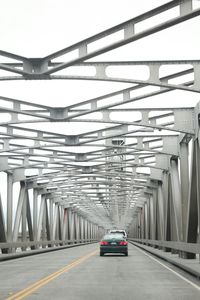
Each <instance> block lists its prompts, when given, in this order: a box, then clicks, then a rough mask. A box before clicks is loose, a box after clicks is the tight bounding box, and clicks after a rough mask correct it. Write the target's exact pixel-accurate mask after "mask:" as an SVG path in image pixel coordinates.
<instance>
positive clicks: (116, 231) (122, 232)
mask: <svg viewBox="0 0 200 300" xmlns="http://www.w3.org/2000/svg"><path fill="white" fill-rule="evenodd" d="M110 233H112V234H113V233H115V234H116V233H121V234H123V235H126V234H125V231H120V230H119V231H118V230H115V231H111V232H110Z"/></svg>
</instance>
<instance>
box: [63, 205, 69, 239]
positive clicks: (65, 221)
mask: <svg viewBox="0 0 200 300" xmlns="http://www.w3.org/2000/svg"><path fill="white" fill-rule="evenodd" d="M67 223H68V215H67V208H64V214H63V231H62V242H63V244H66V240H68V224H67Z"/></svg>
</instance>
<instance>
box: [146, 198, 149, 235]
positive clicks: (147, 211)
mask: <svg viewBox="0 0 200 300" xmlns="http://www.w3.org/2000/svg"><path fill="white" fill-rule="evenodd" d="M149 201H150V199H147V202H146V204H145V238H146V239H149V238H150V204H149Z"/></svg>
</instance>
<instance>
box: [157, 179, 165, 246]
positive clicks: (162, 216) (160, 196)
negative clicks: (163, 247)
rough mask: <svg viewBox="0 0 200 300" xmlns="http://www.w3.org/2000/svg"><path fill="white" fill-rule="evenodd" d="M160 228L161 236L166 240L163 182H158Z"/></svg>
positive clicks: (160, 237) (161, 238)
mask: <svg viewBox="0 0 200 300" xmlns="http://www.w3.org/2000/svg"><path fill="white" fill-rule="evenodd" d="M158 228H159V238H158V239H160V240H162V241H163V240H164V198H163V191H162V184H161V182H159V183H158Z"/></svg>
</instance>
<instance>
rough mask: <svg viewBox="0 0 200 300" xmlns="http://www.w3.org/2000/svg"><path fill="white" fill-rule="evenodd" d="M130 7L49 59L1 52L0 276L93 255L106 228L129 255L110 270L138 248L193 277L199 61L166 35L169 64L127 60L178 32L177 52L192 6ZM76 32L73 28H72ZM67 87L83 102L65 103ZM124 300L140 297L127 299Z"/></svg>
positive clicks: (199, 231)
mask: <svg viewBox="0 0 200 300" xmlns="http://www.w3.org/2000/svg"><path fill="white" fill-rule="evenodd" d="M79 2H80V1H79ZM96 2H98V1H96ZM125 2H126V1H125ZM137 2H138V1H133V4H132V8H131V10H132V12H131V15H132V18H131V19H128V20H126V21H123V22H122V23H119V24H116V25H115V26H112V27H110V28H108V29H104V30H103V31H101V32H98V33H96V34H93V35H91V36H90V37H88V34H87V32H85V33H84V36H83V37H81V39H80V41H78V42H77V39H76V42H75V43H72V44H69V45H65V47H64V48H62V49H60V50H59V49H57V48H56V45H55V49H57V50H55V51H54V52H52V53H50V54H49V53H48V52H47V53H46V54H45V55H41V56H36V57H30V55H29V54H27V55H24V54H23V51H22V54H20V45H19V51H18V54H15V53H13V52H12V49H6V51H4V50H0V87H1V89H0V91H1V90H2V87H3V85H5V86H6V89H7V91H8V95H6V93H5V92H4V93H3V95H2V93H0V268H1V260H3V261H4V262H3V264H2V265H3V266H6V263H10V266H11V265H12V264H14V263H15V262H16V261H18V260H17V259H15V260H13V259H12V258H16V257H17V256H18V257H21V260H19V261H22V257H24V258H23V259H24V261H25V259H29V266H30V265H31V260H32V259H36V257H39V256H40V254H39V253H43V254H42V255H43V256H44V255H55V257H56V255H57V256H58V257H59V255H60V257H62V255H63V254H61V253H62V251H66V252H65V253H66V254H65V255H66V256H67V253H77V257H78V258H79V257H80V256H81V255H86V254H87V253H88V252H89V251H90V250H93V251H94V250H95V249H98V246H97V245H98V244H97V242H99V241H100V239H101V238H102V237H103V235H104V234H105V233H106V232H108V231H109V230H110V229H124V230H126V232H127V235H128V238H127V239H128V242H129V250H130V252H129V253H130V255H129V257H128V258H125V257H123V258H122V257H121V256H120V255H119V256H117V255H116V256H115V255H111V259H112V260H113V262H112V263H113V264H114V263H115V262H114V259H115V258H116V259H121V260H118V264H119V262H120V261H121V263H122V264H124V261H125V264H126V268H128V267H129V263H128V260H129V259H130V260H131V253H133V252H131V251H145V250H147V251H148V253H153V254H156V255H157V256H158V257H162V256H163V257H165V258H166V257H174V258H171V259H172V260H173V259H175V260H176V261H177V263H174V262H172V263H173V264H175V265H176V266H178V265H179V264H182V265H181V268H183V269H187V268H188V269H189V268H191V270H189V272H190V273H192V274H193V275H196V276H197V277H198V278H199V277H200V265H198V263H197V265H196V262H197V261H198V259H199V255H200V244H199V243H200V145H199V139H200V133H199V126H200V122H199V115H200V102H199V100H200V97H199V93H200V60H199V59H197V58H196V57H192V58H191V55H190V53H189V51H188V56H187V57H183V58H182V56H181V53H180V55H179V56H177V52H176V50H175V49H174V50H172V48H173V44H172V43H171V42H170V38H169V45H168V47H169V48H168V51H169V52H170V51H171V52H170V53H173V51H174V52H175V53H176V55H175V57H172V56H171V59H168V58H167V59H160V58H158V59H157V58H155V56H153V59H151V58H148V59H146V60H145V59H143V57H142V58H140V56H139V55H138V52H137V51H136V54H137V55H135V54H134V45H135V47H136V49H137V47H141V45H143V44H142V43H143V42H145V41H147V42H148V43H149V47H151V48H152V49H153V43H156V45H155V46H154V47H156V49H157V50H159V47H161V49H162V36H164V35H165V32H167V33H169V36H170V33H172V32H173V31H174V32H175V34H176V32H177V37H176V38H177V41H178V39H179V37H180V36H181V34H182V35H183V36H184V39H185V47H187V43H188V45H189V42H190V43H191V40H190V39H189V38H190V36H189V37H188V35H187V34H185V35H184V28H185V33H186V32H187V31H186V29H187V28H191V29H190V31H189V32H190V34H191V36H192V33H193V30H194V31H195V30H196V31H197V32H198V30H199V28H200V24H199V23H197V22H199V15H200V1H197V0H173V1H170V2H167V1H160V2H161V5H160V6H158V5H157V6H155V5H154V6H152V8H151V7H150V8H148V10H146V9H145V7H144V8H143V10H141V13H140V14H136V15H135V13H134V6H136V3H137ZM151 2H152V3H153V1H151ZM157 2H158V1H157ZM148 7H149V6H148ZM112 13H113V15H114V14H115V11H114V8H113V12H112ZM121 15H122V20H124V19H123V11H122V12H121ZM102 18H103V16H102ZM110 18H111V19H112V15H110ZM192 22H194V24H193V23H192ZM195 22H196V23H195ZM112 24H113V23H112ZM195 24H198V25H199V28H197V27H195ZM24 26H25V25H24ZM76 26H77V27H78V26H81V24H80V23H76V22H75V23H74V24H73V25H72V28H70V30H72V31H73V27H76ZM83 26H84V25H83ZM181 26H182V27H181ZM192 26H194V27H192ZM94 28H95V24H94ZM94 28H93V32H94ZM102 28H103V27H102ZM104 28H105V27H104ZM177 28H180V30H179V31H178V29H177ZM182 28H183V29H182ZM181 30H182V32H181ZM30 34H31V33H30ZM66 36H67V31H66ZM199 36H200V34H199ZM164 38H165V39H166V37H164ZM187 38H188V39H189V42H187ZM62 39H63V41H65V37H62ZM159 39H160V40H159ZM52 43H53V40H52ZM138 45H139V46H138ZM1 46H2V47H3V45H1ZM175 46H176V43H175ZM190 46H191V45H190ZM36 47H37V45H36ZM128 47H129V48H128ZM188 47H189V46H188ZM191 47H192V46H191ZM124 49H131V50H130V51H132V55H129V56H126V54H123V53H124V52H123V51H125V50H124ZM7 50H8V51H7ZM157 50H155V51H157ZM145 51H146V53H147V54H148V53H149V51H150V50H149V49H148V47H146V49H145ZM160 51H161V52H162V50H160ZM120 53H121V54H120ZM125 53H126V52H125ZM198 53H199V49H198ZM118 54H119V59H118V58H116V57H117V55H118ZM106 55H107V56H106ZM112 55H113V56H112ZM106 57H108V58H106ZM127 57H128V59H127ZM130 57H132V59H131V58H130ZM134 57H136V59H134ZM147 57H150V56H147ZM104 58H105V59H104ZM115 58H116V59H115ZM179 58H180V59H179ZM13 83H14V84H15V86H17V85H19V89H23V86H24V87H25V86H26V88H27V87H28V89H29V95H28V97H26V98H25V97H24V98H23V97H22V98H21V99H20V98H18V97H16V98H15V97H10V96H9V95H10V91H13V88H12V86H13V85H12V84H13ZM49 83H50V85H51V86H52V87H53V86H54V85H55V86H56V84H57V90H56V93H55V95H56V97H54V101H51V100H48V93H47V94H46V95H47V97H46V99H45V93H43V94H42V96H41V99H40V100H39V101H34V96H33V95H34V89H37V86H39V85H40V86H41V87H42V88H43V89H44V90H45V89H46V88H48V87H47V84H49ZM74 83H75V85H73V84H74ZM61 84H62V85H63V87H64V88H62V89H61V88H60V87H61ZM97 86H99V87H100V90H98V91H97V93H96V90H97ZM104 86H105V88H104ZM76 89H77V91H78V90H79V91H81V89H86V90H87V92H88V95H90V93H89V91H91V96H88V97H86V96H84V95H83V97H82V99H81V97H80V98H79V99H78V100H77V99H76V101H74V102H70V98H75V96H74V95H76ZM49 91H51V87H50V88H49ZM13 94H14V93H13ZM73 94H74V95H73ZM80 94H81V93H80ZM55 95H54V96H55ZM73 96H74V97H73ZM60 97H61V98H64V99H65V101H64V102H63V103H64V104H60V102H59V98H60ZM50 98H51V97H50ZM79 246H80V247H79ZM84 247H85V248H84ZM87 247H88V248H87ZM95 247H96V248H95ZM61 249H62V250H61ZM84 249H85V250H84ZM87 249H88V251H87ZM131 249H133V250H131ZM137 249H138V250H137ZM55 250H59V251H55ZM70 251H71V252H70ZM73 251H74V252H73ZM78 251H79V252H78ZM81 251H83V254H81V253H82V252H81ZM84 251H85V252H84ZM34 253H37V254H38V255H34V256H31V254H34ZM78 253H79V254H80V255H79V254H78ZM134 253H135V252H134ZM137 253H138V255H139V252H137ZM141 253H142V252H141ZM70 255H72V254H70ZM78 255H79V256H78ZM148 255H150V254H148ZM72 256H73V255H72ZM97 256H98V260H99V261H100V260H101V261H106V262H103V263H108V264H110V262H109V259H106V257H103V258H100V257H99V253H98V252H97V254H96V257H97ZM108 256H109V255H108ZM132 256H134V255H133V254H132ZM32 257H34V258H32ZM77 257H75V258H77ZM88 257H89V256H88ZM88 257H87V259H88V260H90V259H91V258H88ZM75 258H74V259H75ZM10 259H11V260H10ZM52 259H53V258H52ZM60 259H61V258H60ZM84 259H85V258H84ZM92 259H94V258H92ZM96 259H97V258H96ZM145 259H147V256H146V258H145ZM167 260H168V258H167ZM41 261H42V260H41ZM70 262H71V261H69V263H70ZM168 262H170V258H169V260H168ZM40 263H41V262H40ZM192 263H193V267H194V265H195V268H196V269H195V270H192V267H191V264H192ZM130 264H131V263H130ZM186 264H188V265H187V266H186ZM16 268H17V267H16ZM30 268H33V266H32V267H30ZM76 268H77V267H76ZM114 268H115V267H114ZM67 270H68V269H67ZM5 272H6V271H5ZM70 272H71V271H70ZM5 274H6V273H5ZM8 274H9V273H8ZM43 275H44V274H43ZM45 275H47V274H45ZM1 276H2V279H1V277H0V280H4V279H3V274H2V275H1ZM66 276H67V275H66ZM69 280H70V279H69ZM91 280H92V279H91ZM195 280H197V279H195ZM31 283H33V282H31ZM12 284H14V283H13V282H12ZM104 284H105V283H104ZM184 284H186V283H184ZM28 285H30V283H28ZM72 285H73V284H72ZM194 285H196V286H198V287H199V285H198V283H195V284H194ZM25 287H26V286H23V285H21V286H19V289H17V287H16V289H15V290H14V291H13V293H16V292H19V290H23V289H24V288H25ZM129 288H131V284H130V287H129V286H128V287H126V289H127V290H129ZM68 289H69V290H70V288H68ZM197 289H198V288H196V290H195V291H193V292H188V293H189V294H188V295H190V296H191V297H192V298H190V296H188V295H187V296H186V297H185V298H180V299H199V294H198V296H197V293H199V291H200V288H199V290H198V291H197ZM1 292H2V295H3V296H1ZM107 292H108V295H111V294H109V291H107ZM138 293H139V292H138ZM152 293H153V291H152ZM193 293H194V294H193ZM195 293H196V294H195ZM14 295H15V294H14ZM20 295H21V296H20ZM138 295H139V294H138ZM152 295H154V294H152ZM26 296H27V295H26V294H25V293H24V294H23V293H22V294H19V295H18V294H17V296H12V295H10V297H9V295H8V291H7V290H3V289H2V288H0V299H5V298H6V297H9V298H6V299H22V298H23V297H26ZM93 296H94V295H93ZM98 296H99V297H100V295H98ZM98 296H97V297H96V296H95V297H96V299H102V298H98ZM1 297H2V298H1ZM20 297H21V298H20ZM70 297H71V298H70ZM129 297H130V298H129ZM195 297H196V298H195ZM29 299H47V298H45V296H44V295H40V296H39V295H38V296H37V295H36V296H35V298H34V296H33V295H32V296H31V295H29ZM48 299H68V298H62V297H61V298H59V297H58V298H56V297H54V298H48ZM69 299H72V300H73V299H74V300H76V299H90V296H88V298H87V297H86V295H84V294H83V295H82V297H81V296H79V298H78V296H76V297H75V296H73V295H71V296H70V295H69ZM91 299H93V298H91ZM105 299H106V298H105ZM107 299H121V298H117V297H116V298H112V297H111V296H110V297H108V298H107ZM127 299H147V298H142V296H138V298H137V297H136V298H133V294H129V296H128V297H127ZM149 299H159V298H156V296H155V295H154V296H152V298H151V297H150V298H149ZM160 299H161V298H160ZM162 299H165V298H164V296H163V298H162ZM166 299H168V298H166ZM171 299H178V298H173V297H171Z"/></svg>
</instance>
